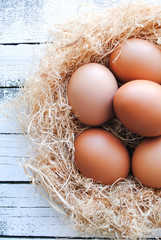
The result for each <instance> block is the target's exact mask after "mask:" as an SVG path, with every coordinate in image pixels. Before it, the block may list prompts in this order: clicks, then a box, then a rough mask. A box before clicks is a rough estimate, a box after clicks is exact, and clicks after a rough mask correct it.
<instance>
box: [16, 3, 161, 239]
mask: <svg viewBox="0 0 161 240" xmlns="http://www.w3.org/2000/svg"><path fill="white" fill-rule="evenodd" d="M51 35H52V34H51ZM130 37H138V38H142V39H148V40H149V41H151V42H153V43H155V44H157V45H158V47H159V48H161V46H160V44H161V6H152V5H151V6H150V5H149V6H148V5H147V4H145V3H142V2H140V1H139V2H136V1H133V2H125V3H122V4H120V5H119V6H113V7H111V8H109V9H106V10H103V12H102V13H100V12H95V13H94V14H92V15H90V16H88V17H87V16H86V17H85V16H84V17H81V16H80V18H79V19H77V20H75V21H73V22H68V23H66V24H64V25H61V26H59V27H58V28H57V31H56V32H55V33H54V34H53V35H52V36H51V38H50V41H49V43H48V44H46V48H45V51H44V56H43V57H42V59H41V61H40V65H39V68H38V69H37V71H36V72H35V73H34V74H33V76H32V78H30V79H28V80H26V82H25V85H24V87H23V89H22V91H21V95H20V96H19V98H18V102H16V106H18V103H19V106H20V108H19V110H18V111H19V112H18V115H19V120H20V121H21V124H22V126H23V129H24V132H27V136H28V138H29V141H30V143H31V147H32V150H31V158H30V160H29V161H27V160H26V162H25V165H24V167H25V170H26V173H27V174H28V176H30V177H31V179H32V181H33V182H34V183H35V184H36V185H37V186H38V187H39V188H40V189H42V188H43V189H45V190H46V192H47V194H48V196H49V200H50V202H51V204H52V206H53V207H54V208H56V209H57V210H58V211H59V212H60V213H62V214H64V215H65V216H67V218H68V219H70V221H71V222H72V223H73V226H74V227H75V228H76V229H77V230H78V231H80V232H83V233H89V234H97V235H98V236H101V237H106V236H110V235H112V236H115V237H126V238H132V239H134V238H135V237H142V236H145V235H147V234H153V233H152V232H153V230H154V229H155V228H159V227H160V225H161V211H160V205H161V191H160V190H159V189H158V190H156V189H152V188H147V187H144V186H142V185H141V183H139V182H138V181H136V180H135V179H134V178H133V177H132V176H129V177H128V178H127V179H125V180H123V181H122V182H119V183H115V184H113V185H112V186H103V185H101V184H97V183H95V182H94V181H93V180H92V179H89V178H86V177H84V176H82V175H81V174H80V173H79V172H78V171H77V169H76V167H75V165H74V145H73V143H74V138H75V136H76V135H77V134H78V133H79V132H80V131H82V130H84V129H85V128H88V127H87V126H86V125H83V124H81V123H80V122H79V121H78V120H77V119H76V117H75V116H74V115H73V114H72V111H71V107H70V106H69V105H68V101H67V85H68V81H69V79H70V77H71V75H72V73H73V72H74V71H75V70H76V69H77V68H78V67H80V66H81V65H83V64H85V63H89V62H96V63H100V64H103V65H105V66H107V67H108V55H109V53H110V52H112V51H113V50H114V49H115V48H116V47H118V46H119V45H120V44H121V43H123V42H124V41H125V40H126V39H127V38H130ZM22 106H23V110H22ZM101 127H102V128H105V129H108V130H109V131H111V132H113V133H114V134H115V135H117V136H118V137H119V138H120V139H121V140H122V141H123V142H124V143H125V144H126V145H127V147H128V149H129V151H130V152H132V151H133V149H134V148H135V147H136V146H137V144H138V143H139V141H140V140H141V137H140V136H136V135H135V134H133V133H131V132H129V131H128V130H127V129H125V127H124V126H122V125H121V124H120V122H119V121H118V120H117V119H116V118H113V119H112V120H111V121H110V122H107V123H105V124H104V125H102V126H101Z"/></svg>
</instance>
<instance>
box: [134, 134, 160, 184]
mask: <svg viewBox="0 0 161 240" xmlns="http://www.w3.org/2000/svg"><path fill="white" fill-rule="evenodd" d="M132 171H133V174H134V176H135V177H136V178H137V179H138V180H139V181H140V182H141V183H142V184H144V185H146V186H148V187H155V188H161V136H159V137H155V138H146V139H144V140H143V141H142V142H141V143H140V144H139V145H138V147H137V148H136V149H135V151H134V154H133V157H132Z"/></svg>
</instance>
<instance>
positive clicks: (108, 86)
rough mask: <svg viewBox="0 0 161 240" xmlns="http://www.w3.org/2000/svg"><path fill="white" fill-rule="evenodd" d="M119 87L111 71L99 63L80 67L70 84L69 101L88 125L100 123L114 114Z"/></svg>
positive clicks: (75, 112) (73, 109) (74, 111)
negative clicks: (114, 103) (115, 97)
mask: <svg viewBox="0 0 161 240" xmlns="http://www.w3.org/2000/svg"><path fill="white" fill-rule="evenodd" d="M117 89H118V85H117V81H116V79H115V77H114V75H113V74H112V73H111V71H110V70H109V69H108V68H106V67H105V66H103V65H101V64H98V63H88V64H85V65H83V66H81V67H79V68H78V69H77V70H76V71H75V72H74V74H73V75H72V77H71V79H70V81H69V84H68V89H67V92H68V102H69V104H70V105H71V107H72V111H73V113H74V114H75V115H76V116H77V118H78V119H79V120H80V121H81V122H83V123H85V124H88V125H93V126H94V125H99V124H102V123H104V122H106V121H107V120H109V119H110V118H111V117H112V115H113V104H112V101H113V96H114V94H115V92H116V91H117Z"/></svg>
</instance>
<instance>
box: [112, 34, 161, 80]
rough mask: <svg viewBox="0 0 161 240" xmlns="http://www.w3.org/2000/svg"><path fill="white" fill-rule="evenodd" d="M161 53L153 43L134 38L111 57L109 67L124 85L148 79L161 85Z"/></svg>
mask: <svg viewBox="0 0 161 240" xmlns="http://www.w3.org/2000/svg"><path fill="white" fill-rule="evenodd" d="M160 66H161V51H160V49H159V48H158V47H157V46H156V45H155V44H153V43H151V42H149V41H146V40H143V39H139V38H135V39H134V38H133V39H129V40H127V41H125V42H124V43H123V44H122V45H121V46H120V47H119V48H117V49H116V50H114V51H113V52H112V53H111V54H110V56H109V67H110V69H111V71H112V72H113V73H114V75H115V76H116V77H117V78H118V79H119V80H120V81H121V82H123V83H125V82H128V81H131V80H137V79H146V80H151V81H153V82H157V83H161V67H160Z"/></svg>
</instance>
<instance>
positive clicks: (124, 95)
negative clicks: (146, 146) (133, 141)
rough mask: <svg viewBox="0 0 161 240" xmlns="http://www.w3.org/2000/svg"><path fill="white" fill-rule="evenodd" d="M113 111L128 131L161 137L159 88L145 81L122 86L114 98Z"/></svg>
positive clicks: (160, 89)
mask: <svg viewBox="0 0 161 240" xmlns="http://www.w3.org/2000/svg"><path fill="white" fill-rule="evenodd" d="M114 109H115V113H116V115H117V117H118V119H119V120H120V122H121V123H122V124H123V125H124V126H125V127H126V128H128V129H129V130H130V131H132V132H134V133H136V134H139V135H142V136H146V137H154V136H159V135H161V86H160V85H159V84H157V83H154V82H151V81H147V80H135V81H131V82H128V83H126V84H124V85H122V86H121V87H120V88H119V89H118V91H117V92H116V94H115V96H114Z"/></svg>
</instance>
